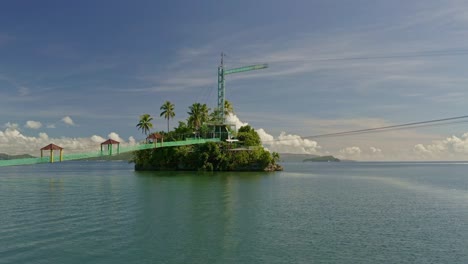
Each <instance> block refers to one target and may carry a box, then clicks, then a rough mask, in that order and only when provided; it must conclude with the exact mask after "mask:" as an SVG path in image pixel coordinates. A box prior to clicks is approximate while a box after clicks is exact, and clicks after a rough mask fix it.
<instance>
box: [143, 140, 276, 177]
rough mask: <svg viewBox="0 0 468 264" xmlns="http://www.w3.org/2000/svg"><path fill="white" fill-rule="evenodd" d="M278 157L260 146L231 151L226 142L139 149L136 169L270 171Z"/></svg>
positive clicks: (274, 167)
mask: <svg viewBox="0 0 468 264" xmlns="http://www.w3.org/2000/svg"><path fill="white" fill-rule="evenodd" d="M276 161H277V156H275V155H272V154H271V153H270V152H268V151H267V150H265V149H264V148H262V147H255V148H248V149H238V150H235V149H234V150H233V149H231V145H230V144H229V143H227V142H217V143H214V142H209V143H205V144H200V145H191V146H181V147H166V148H156V149H147V150H141V151H138V152H136V153H135V158H134V162H135V169H136V170H202V171H263V170H267V171H273V170H279V169H280V168H281V167H280V166H279V165H277V164H276Z"/></svg>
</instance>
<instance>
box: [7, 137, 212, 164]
mask: <svg viewBox="0 0 468 264" xmlns="http://www.w3.org/2000/svg"><path fill="white" fill-rule="evenodd" d="M219 141H220V139H219V138H209V139H205V138H192V139H186V140H180V141H168V142H157V143H147V144H138V145H132V146H119V147H118V150H117V151H115V152H113V151H112V145H110V148H108V149H107V150H105V151H104V150H102V148H101V150H95V151H91V152H86V153H70V154H63V155H60V157H59V158H58V160H60V161H70V160H85V159H90V158H99V157H105V156H115V155H118V154H121V153H125V152H133V151H138V150H144V149H153V148H163V147H176V146H187V145H196V144H203V143H207V142H219ZM101 146H102V145H101ZM41 156H42V153H41ZM53 161H54V153H53V150H51V156H47V157H44V156H43V157H39V158H24V159H11V160H0V167H3V166H16V165H32V164H40V163H49V162H53Z"/></svg>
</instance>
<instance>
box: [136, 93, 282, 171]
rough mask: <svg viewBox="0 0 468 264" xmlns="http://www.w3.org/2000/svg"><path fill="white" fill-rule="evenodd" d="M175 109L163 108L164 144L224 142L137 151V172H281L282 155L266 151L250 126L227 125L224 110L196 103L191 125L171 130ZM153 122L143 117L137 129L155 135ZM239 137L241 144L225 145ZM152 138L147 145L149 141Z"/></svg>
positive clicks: (227, 108)
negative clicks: (198, 140)
mask: <svg viewBox="0 0 468 264" xmlns="http://www.w3.org/2000/svg"><path fill="white" fill-rule="evenodd" d="M174 109H175V107H174V104H172V103H171V102H169V101H165V102H164V104H163V105H162V106H161V107H160V110H162V112H161V113H160V117H164V118H165V119H166V120H167V131H160V132H158V133H153V134H158V136H160V137H162V138H164V141H165V142H167V141H179V140H185V139H187V138H194V137H195V138H212V137H217V138H221V140H222V141H221V142H217V143H214V142H210V143H205V144H199V145H190V146H180V147H164V148H154V149H147V150H140V151H136V152H135V153H134V156H133V160H132V161H133V162H134V163H135V169H136V170H204V171H252V170H268V171H273V170H280V169H281V166H279V165H278V164H277V161H278V160H279V155H278V153H270V152H268V151H267V150H265V149H264V148H263V147H262V145H261V141H260V137H259V136H258V134H257V132H256V131H255V130H254V129H253V128H252V127H250V126H244V127H241V128H240V129H239V131H233V130H232V129H231V128H230V127H229V126H226V125H223V123H224V122H222V121H221V119H220V110H219V109H215V110H214V111H212V112H211V113H210V108H208V107H207V105H206V104H200V103H194V104H192V105H191V106H189V111H188V112H187V114H188V115H189V116H188V118H187V122H183V121H179V125H178V127H175V128H174V130H173V131H170V130H169V120H170V119H171V118H174V116H175V111H174ZM233 112H234V110H233V107H232V105H231V103H229V101H225V105H224V114H225V115H228V114H230V113H233ZM152 120H153V118H152V117H151V115H149V114H143V115H141V116H140V120H139V122H138V124H137V125H136V127H137V128H138V130H141V132H142V133H143V134H145V135H146V136H148V134H149V135H151V134H152V133H150V132H151V129H152V128H153V124H152V122H151V121H152ZM228 134H229V136H230V137H236V138H237V139H238V140H239V141H238V142H229V143H228V142H224V141H223V140H224V139H226V138H227V137H228ZM148 138H149V137H147V139H146V141H148Z"/></svg>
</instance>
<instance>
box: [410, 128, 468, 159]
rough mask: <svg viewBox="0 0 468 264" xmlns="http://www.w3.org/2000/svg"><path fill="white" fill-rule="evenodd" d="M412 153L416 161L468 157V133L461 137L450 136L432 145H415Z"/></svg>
mask: <svg viewBox="0 0 468 264" xmlns="http://www.w3.org/2000/svg"><path fill="white" fill-rule="evenodd" d="M413 153H414V154H416V157H417V158H418V159H433V160H447V159H461V158H466V155H468V133H464V134H463V135H462V136H461V137H457V136H451V137H448V138H445V139H443V140H436V141H433V142H432V144H427V145H424V144H416V145H415V146H414V147H413Z"/></svg>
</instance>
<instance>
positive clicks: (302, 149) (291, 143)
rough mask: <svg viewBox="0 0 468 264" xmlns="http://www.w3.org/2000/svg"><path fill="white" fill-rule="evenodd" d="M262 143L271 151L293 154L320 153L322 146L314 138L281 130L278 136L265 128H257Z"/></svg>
mask: <svg viewBox="0 0 468 264" xmlns="http://www.w3.org/2000/svg"><path fill="white" fill-rule="evenodd" d="M256 131H257V133H258V135H259V136H260V140H261V141H262V144H263V145H264V146H265V147H266V148H268V150H270V151H275V152H278V153H293V154H319V151H320V149H321V147H320V146H319V145H318V143H317V142H316V141H314V140H309V139H303V138H301V137H300V136H297V135H291V134H286V132H281V134H280V135H279V136H278V137H276V138H275V137H274V136H272V135H270V134H268V133H267V132H266V131H265V130H264V129H263V128H260V129H257V130H256Z"/></svg>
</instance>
